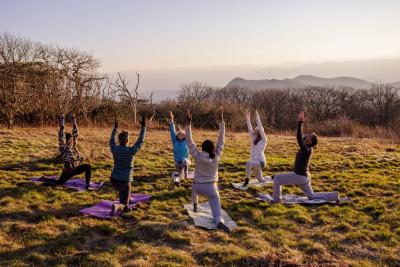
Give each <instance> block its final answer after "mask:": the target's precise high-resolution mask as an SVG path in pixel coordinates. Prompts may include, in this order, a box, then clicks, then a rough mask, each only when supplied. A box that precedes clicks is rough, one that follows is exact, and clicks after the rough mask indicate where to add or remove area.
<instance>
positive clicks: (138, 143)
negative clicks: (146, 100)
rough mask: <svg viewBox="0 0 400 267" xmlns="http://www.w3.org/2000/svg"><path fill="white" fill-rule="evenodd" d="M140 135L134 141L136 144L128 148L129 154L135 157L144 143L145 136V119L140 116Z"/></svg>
mask: <svg viewBox="0 0 400 267" xmlns="http://www.w3.org/2000/svg"><path fill="white" fill-rule="evenodd" d="M140 124H141V127H140V133H139V137H138V139H137V140H136V143H135V144H134V145H133V146H132V147H130V152H131V154H132V155H135V154H136V153H137V152H138V151H139V150H140V149H141V148H142V145H143V143H144V139H145V135H146V117H145V116H142V120H141V121H140Z"/></svg>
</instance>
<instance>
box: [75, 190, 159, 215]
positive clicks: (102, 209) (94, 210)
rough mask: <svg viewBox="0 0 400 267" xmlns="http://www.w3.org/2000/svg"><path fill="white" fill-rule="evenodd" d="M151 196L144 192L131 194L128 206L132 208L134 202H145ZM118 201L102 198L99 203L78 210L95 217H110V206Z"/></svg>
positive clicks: (118, 213) (119, 213)
mask: <svg viewBox="0 0 400 267" xmlns="http://www.w3.org/2000/svg"><path fill="white" fill-rule="evenodd" d="M150 198H151V195H145V194H131V197H130V201H129V202H130V203H131V204H129V207H130V208H133V207H135V206H136V204H138V203H141V202H147V201H149V200H150ZM118 203H119V202H118V201H111V200H103V201H101V202H100V203H99V204H96V205H94V206H93V207H90V208H86V209H82V210H80V211H79V212H81V213H83V214H86V215H90V216H94V217H97V218H102V219H110V218H113V217H112V216H110V213H111V206H112V204H118ZM120 215H121V212H117V213H116V214H115V216H120Z"/></svg>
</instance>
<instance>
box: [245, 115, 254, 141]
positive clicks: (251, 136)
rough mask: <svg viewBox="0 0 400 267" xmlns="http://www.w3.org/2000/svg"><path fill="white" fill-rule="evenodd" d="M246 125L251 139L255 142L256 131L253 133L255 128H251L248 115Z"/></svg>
mask: <svg viewBox="0 0 400 267" xmlns="http://www.w3.org/2000/svg"><path fill="white" fill-rule="evenodd" d="M246 124H247V130H248V131H249V135H250V138H251V140H253V136H254V131H253V126H251V120H250V116H248V115H246Z"/></svg>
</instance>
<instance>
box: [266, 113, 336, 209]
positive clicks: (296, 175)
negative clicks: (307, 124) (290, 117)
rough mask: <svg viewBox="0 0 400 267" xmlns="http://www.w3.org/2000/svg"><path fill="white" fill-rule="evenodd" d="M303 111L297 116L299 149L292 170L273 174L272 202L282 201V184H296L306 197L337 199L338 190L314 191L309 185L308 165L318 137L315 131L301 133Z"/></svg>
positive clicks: (303, 118) (303, 119) (303, 117)
mask: <svg viewBox="0 0 400 267" xmlns="http://www.w3.org/2000/svg"><path fill="white" fill-rule="evenodd" d="M304 121H305V116H304V112H303V111H302V112H300V113H299V115H298V118H297V134H296V138H297V143H298V145H299V147H300V148H299V150H298V151H297V154H296V160H295V162H294V168H293V172H288V173H282V174H277V175H274V176H273V179H274V192H273V195H272V196H273V201H272V202H273V203H280V202H282V190H281V186H282V185H298V186H299V187H300V188H301V190H302V191H303V193H304V194H305V195H306V196H307V197H308V199H323V200H327V201H337V200H339V193H338V192H321V193H314V191H313V189H312V187H311V174H310V171H309V165H310V160H311V155H312V153H313V149H314V147H315V146H316V145H317V144H318V137H317V135H316V134H315V133H311V134H303V123H304Z"/></svg>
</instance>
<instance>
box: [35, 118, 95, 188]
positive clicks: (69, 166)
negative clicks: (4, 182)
mask: <svg viewBox="0 0 400 267" xmlns="http://www.w3.org/2000/svg"><path fill="white" fill-rule="evenodd" d="M64 124H65V118H64V115H62V114H61V115H59V116H58V125H59V130H58V143H59V150H60V153H61V156H62V158H63V160H64V168H63V171H62V173H61V176H60V178H59V179H58V180H54V179H49V178H45V177H42V178H41V180H42V181H43V182H44V184H45V185H62V184H64V183H65V182H66V181H68V179H70V178H72V177H74V176H75V175H78V174H81V173H85V180H86V189H89V184H90V179H91V175H92V168H91V166H90V165H89V164H82V165H80V164H79V162H80V161H82V160H83V158H82V156H81V154H80V153H79V151H78V148H77V146H76V145H77V143H78V126H77V123H76V118H75V116H72V125H73V129H72V134H71V133H68V132H67V133H65V141H64Z"/></svg>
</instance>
